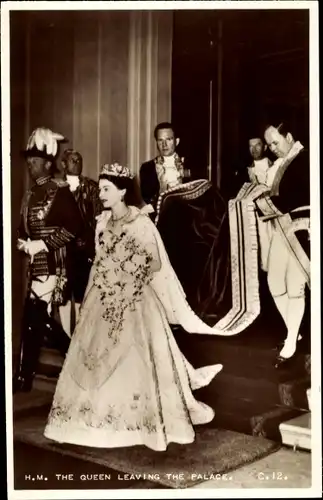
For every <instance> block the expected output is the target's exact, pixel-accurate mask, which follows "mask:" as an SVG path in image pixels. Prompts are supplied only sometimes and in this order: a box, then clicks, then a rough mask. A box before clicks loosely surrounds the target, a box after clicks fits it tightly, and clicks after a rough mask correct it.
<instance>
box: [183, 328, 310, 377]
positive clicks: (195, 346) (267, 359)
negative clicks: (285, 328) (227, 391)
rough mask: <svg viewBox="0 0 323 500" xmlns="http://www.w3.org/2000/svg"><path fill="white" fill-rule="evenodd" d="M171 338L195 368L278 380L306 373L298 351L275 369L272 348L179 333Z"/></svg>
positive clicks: (305, 363)
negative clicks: (218, 368) (218, 366)
mask: <svg viewBox="0 0 323 500" xmlns="http://www.w3.org/2000/svg"><path fill="white" fill-rule="evenodd" d="M175 337H176V340H177V343H178V346H179V348H180V349H181V351H182V352H183V354H184V355H185V356H186V357H187V359H188V360H189V361H190V363H192V364H193V366H196V367H199V366H203V365H209V364H214V363H222V364H223V366H224V369H225V370H226V372H228V373H232V374H236V375H240V376H243V377H246V378H248V377H249V378H258V377H261V378H267V377H268V378H276V379H279V380H286V379H287V378H296V377H298V376H299V377H301V376H304V375H305V374H307V373H309V372H310V354H309V353H307V352H302V351H301V349H300V347H299V352H296V354H295V356H293V358H292V359H291V360H290V361H289V362H288V363H286V365H282V366H281V367H280V368H279V369H276V368H275V367H274V364H275V359H276V357H277V355H278V352H279V351H278V349H277V346H276V345H275V344H274V345H271V346H270V345H268V346H266V347H263V346H262V347H259V346H253V345H250V344H246V345H243V344H241V343H240V342H239V343H237V341H236V342H232V340H231V339H230V337H227V338H223V337H213V336H212V337H211V336H206V335H202V336H200V335H196V336H194V335H193V336H189V334H181V333H176V335H175ZM291 376H292V377H291Z"/></svg>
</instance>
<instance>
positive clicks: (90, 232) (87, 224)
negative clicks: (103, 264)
mask: <svg viewBox="0 0 323 500" xmlns="http://www.w3.org/2000/svg"><path fill="white" fill-rule="evenodd" d="M61 163H62V167H63V171H64V174H65V179H66V182H67V183H68V185H69V188H70V191H71V193H72V194H73V196H74V199H75V201H76V203H77V205H78V207H79V210H80V213H81V215H82V219H83V229H82V233H81V234H80V236H79V237H78V238H76V239H75V240H74V241H73V243H71V245H70V246H69V248H68V260H67V262H68V264H67V299H68V300H67V303H66V305H64V306H62V307H61V308H60V316H61V321H62V324H63V327H64V330H65V331H66V333H67V334H68V335H69V336H71V334H72V332H73V326H74V325H73V321H72V319H73V316H74V323H75V322H76V321H77V318H78V312H79V309H80V306H81V303H82V301H83V297H84V293H85V290H86V286H87V283H88V279H89V274H90V270H91V266H92V262H93V259H94V252H95V245H94V238H95V226H96V216H97V215H99V214H100V213H101V212H102V208H103V207H102V204H101V201H100V198H99V189H98V183H97V182H96V181H94V180H93V179H90V178H89V177H86V176H84V175H82V170H83V158H82V156H81V154H80V153H79V152H78V151H75V150H73V149H66V150H65V151H64V153H63V156H62V159H61ZM73 305H74V306H75V307H72V306H73ZM73 312H74V315H73V314H72V313H73Z"/></svg>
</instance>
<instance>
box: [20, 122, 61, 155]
mask: <svg viewBox="0 0 323 500" xmlns="http://www.w3.org/2000/svg"><path fill="white" fill-rule="evenodd" d="M64 139H65V137H64V136H63V135H61V134H58V133H56V132H53V131H52V130H50V129H49V128H45V127H38V128H36V129H35V130H34V131H33V133H32V134H31V136H30V137H29V139H28V143H27V149H31V148H33V147H34V146H36V147H37V149H39V150H40V151H43V150H44V148H45V149H46V153H47V154H48V155H53V156H56V154H57V150H58V146H57V141H62V140H64Z"/></svg>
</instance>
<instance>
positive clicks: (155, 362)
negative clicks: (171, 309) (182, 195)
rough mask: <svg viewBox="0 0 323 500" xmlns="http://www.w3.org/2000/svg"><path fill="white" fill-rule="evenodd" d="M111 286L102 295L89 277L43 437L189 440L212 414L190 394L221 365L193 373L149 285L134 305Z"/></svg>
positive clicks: (115, 442)
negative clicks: (195, 429) (196, 427)
mask: <svg viewBox="0 0 323 500" xmlns="http://www.w3.org/2000/svg"><path fill="white" fill-rule="evenodd" d="M147 219H148V218H147ZM149 223H150V224H152V223H151V222H150V221H149ZM119 264H120V263H116V269H119V267H118V265H119ZM109 265H110V267H111V265H112V261H111V262H110V264H109ZM101 271H102V270H101ZM117 274H118V272H117ZM101 275H102V273H101V274H100V276H101ZM123 276H124V275H123ZM129 276H130V278H131V275H129ZM119 278H120V276H119ZM119 278H118V279H119ZM91 279H92V278H91V277H90V280H91ZM116 284H117V285H118V286H114V287H112V288H111V290H110V291H109V290H108V289H104V288H103V290H104V291H103V292H102V287H101V288H100V287H98V286H97V285H96V284H95V280H94V281H93V279H92V285H90V286H89V289H88V292H87V294H86V298H85V301H84V303H83V306H82V309H81V314H80V318H79V321H78V323H77V326H76V329H75V332H74V334H73V337H72V340H71V344H70V348H69V351H68V353H67V356H66V359H65V363H64V365H63V368H62V371H61V374H60V377H59V380H58V383H57V387H56V392H55V395H54V400H53V404H52V408H51V411H50V414H49V417H48V422H47V425H46V428H45V432H44V434H45V436H46V437H47V438H49V439H52V440H55V441H58V442H62V443H71V444H77V445H84V446H91V447H102V448H109V447H125V446H132V445H146V446H148V447H149V448H152V449H154V450H160V451H162V450H165V449H166V448H167V445H168V443H170V442H176V443H182V444H184V443H191V442H193V441H194V436H195V433H194V429H193V425H196V424H206V423H208V422H210V421H211V420H212V419H213V417H214V412H213V409H211V408H210V407H209V406H207V405H206V404H204V403H202V402H199V401H197V400H196V399H195V398H194V396H193V394H192V391H193V390H194V389H198V388H200V387H203V386H205V385H207V384H209V383H210V381H211V380H212V379H213V377H214V376H215V375H216V374H217V373H218V372H219V371H220V370H221V368H222V365H212V366H207V367H202V368H199V369H194V368H193V367H192V366H191V365H190V364H189V363H188V361H187V360H186V359H185V358H184V356H183V354H182V353H181V352H180V350H179V348H178V346H177V344H176V341H175V339H174V337H173V334H172V331H171V329H170V327H169V324H168V321H167V318H166V313H165V310H164V307H163V305H162V303H161V301H160V299H159V298H158V296H157V294H156V293H155V290H154V289H153V287H152V286H151V285H150V284H149V283H146V284H145V285H144V286H143V288H142V290H141V294H140V298H138V299H136V300H128V299H126V298H125V295H124V291H125V287H124V286H123V285H125V283H120V282H119V281H118V282H117V283H116ZM119 285H120V286H119ZM116 290H119V291H120V292H119V295H118V292H116ZM102 293H103V295H102ZM110 294H111V295H110ZM134 295H136V294H131V297H133V296H134ZM129 296H130V295H128V297H129ZM102 297H104V300H102Z"/></svg>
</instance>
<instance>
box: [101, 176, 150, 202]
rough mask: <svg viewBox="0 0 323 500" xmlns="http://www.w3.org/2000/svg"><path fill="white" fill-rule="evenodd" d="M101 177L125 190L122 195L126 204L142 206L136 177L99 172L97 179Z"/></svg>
mask: <svg viewBox="0 0 323 500" xmlns="http://www.w3.org/2000/svg"><path fill="white" fill-rule="evenodd" d="M101 179H106V180H107V181H110V182H112V183H113V184H114V185H115V186H116V187H117V188H118V189H120V190H121V189H125V190H126V194H125V197H124V202H125V204H126V205H128V206H129V205H132V206H134V207H138V208H142V207H143V206H144V204H145V203H144V201H143V199H142V196H141V191H140V187H139V183H138V181H137V179H136V178H133V179H130V178H129V177H121V176H120V177H119V176H116V175H108V174H101V175H100V176H99V181H100V180H101Z"/></svg>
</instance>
